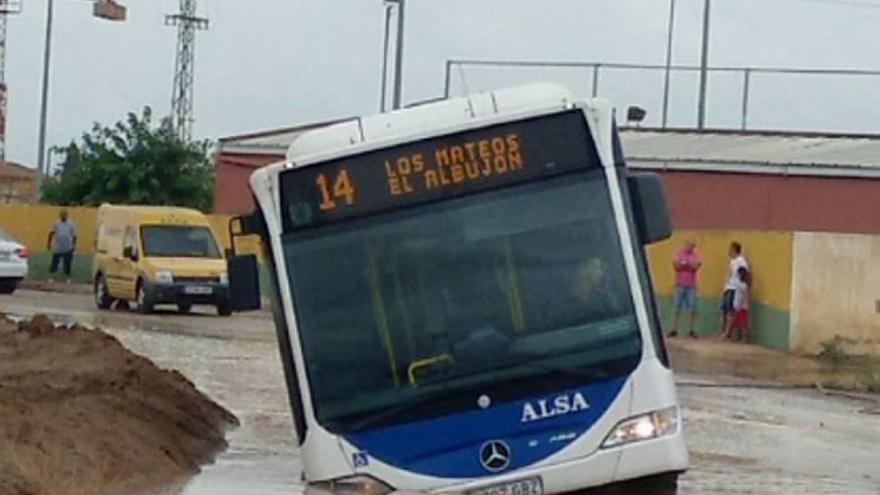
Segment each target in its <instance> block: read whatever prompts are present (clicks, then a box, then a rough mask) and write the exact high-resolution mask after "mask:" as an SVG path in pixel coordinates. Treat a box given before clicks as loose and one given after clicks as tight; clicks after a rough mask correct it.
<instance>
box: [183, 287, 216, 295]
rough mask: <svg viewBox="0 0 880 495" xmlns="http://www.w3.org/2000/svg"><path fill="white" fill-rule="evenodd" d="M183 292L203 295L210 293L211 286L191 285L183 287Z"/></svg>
mask: <svg viewBox="0 0 880 495" xmlns="http://www.w3.org/2000/svg"><path fill="white" fill-rule="evenodd" d="M183 293H184V294H193V295H198V296H203V295H205V294H210V293H211V288H210V287H202V286H199V285H191V286H187V287H184V288H183Z"/></svg>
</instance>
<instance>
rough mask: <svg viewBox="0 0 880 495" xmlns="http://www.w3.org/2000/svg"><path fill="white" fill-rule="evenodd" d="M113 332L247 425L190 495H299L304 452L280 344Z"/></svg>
mask: <svg viewBox="0 0 880 495" xmlns="http://www.w3.org/2000/svg"><path fill="white" fill-rule="evenodd" d="M108 332H109V333H112V334H113V335H114V336H116V337H117V338H118V339H119V340H120V341H121V342H122V343H123V344H124V345H125V346H126V347H128V348H129V349H131V350H133V351H134V352H137V353H140V354H144V355H146V356H149V357H150V359H152V360H153V361H154V362H155V363H156V364H157V365H159V366H161V367H164V368H172V369H177V370H180V372H181V373H183V374H184V375H185V376H186V377H187V378H189V379H190V380H191V381H192V382H193V383H195V384H196V386H197V387H198V388H199V389H200V390H202V391H203V392H205V393H206V394H208V395H209V396H210V397H211V398H212V399H214V400H215V401H217V402H219V403H220V404H222V405H223V406H224V407H226V408H227V409H229V410H230V411H232V412H233V413H234V414H235V415H236V416H237V417H238V419H239V420H240V422H241V426H240V427H239V428H238V429H237V430H235V431H233V432H230V433H229V434H228V440H229V448H228V449H227V450H226V452H224V453H223V454H221V455H220V456H219V458H218V459H217V462H216V463H214V464H212V465H209V466H206V467H205V468H204V470H203V472H202V473H201V474H200V475H198V476H196V477H195V478H194V479H193V480H191V481H190V482H189V483H188V484H187V485H186V486H184V487H183V488H182V491H181V493H182V494H183V495H202V494H205V495H207V494H211V495H226V494H230V495H232V494H236V495H238V494H251V493H253V494H276V493H277V494H282V493H283V494H287V495H289V494H291V493H298V492H299V491H300V489H301V488H300V487H301V484H300V482H299V476H300V469H301V466H300V460H299V452H298V449H297V447H296V439H295V437H294V435H295V434H294V430H293V421H292V419H291V417H290V412H289V406H288V403H287V390H286V388H285V385H284V377H283V375H282V371H281V365H280V361H279V357H278V350H277V347H276V346H275V344H274V342H256V341H241V340H218V339H206V338H199V337H190V336H184V335H173V334H169V333H164V332H163V333H154V332H144V331H132V330H108ZM292 490H293V491H292Z"/></svg>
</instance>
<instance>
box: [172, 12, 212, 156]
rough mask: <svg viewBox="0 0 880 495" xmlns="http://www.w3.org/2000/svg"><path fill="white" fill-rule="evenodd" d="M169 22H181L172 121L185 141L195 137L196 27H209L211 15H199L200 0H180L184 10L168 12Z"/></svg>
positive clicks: (178, 25) (173, 24)
mask: <svg viewBox="0 0 880 495" xmlns="http://www.w3.org/2000/svg"><path fill="white" fill-rule="evenodd" d="M165 25H166V26H177V58H176V62H175V68H174V90H173V92H172V96H171V123H172V125H173V126H174V129H175V131H177V135H178V136H180V138H181V139H183V140H185V141H189V139H190V138H191V137H192V124H193V120H194V119H193V81H194V79H195V67H194V66H195V56H196V52H195V50H196V31H199V30H204V29H208V19H205V18H203V17H196V0H180V12H179V13H177V14H174V15H168V16H165Z"/></svg>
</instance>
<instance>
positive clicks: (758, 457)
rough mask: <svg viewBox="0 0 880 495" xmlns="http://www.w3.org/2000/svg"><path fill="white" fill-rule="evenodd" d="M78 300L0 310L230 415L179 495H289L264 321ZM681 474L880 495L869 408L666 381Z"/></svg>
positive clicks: (21, 296) (290, 456) (757, 486)
mask: <svg viewBox="0 0 880 495" xmlns="http://www.w3.org/2000/svg"><path fill="white" fill-rule="evenodd" d="M93 307H94V306H93V304H92V301H91V298H90V297H89V296H88V295H85V294H58V293H42V292H33V291H20V292H17V293H16V294H15V295H13V296H3V297H0V311H3V312H5V313H8V314H19V315H30V314H34V313H37V312H45V313H49V314H51V315H54V316H55V317H56V318H59V319H61V320H68V321H69V320H70V319H76V320H78V321H81V322H84V323H87V324H100V325H101V326H102V327H104V328H105V329H107V330H108V331H110V332H111V333H113V334H114V335H116V336H117V337H118V338H119V339H120V340H121V341H122V342H123V343H124V344H125V345H127V346H128V347H129V348H131V349H132V350H134V351H135V352H138V353H141V354H144V355H146V356H149V357H150V358H151V359H153V360H154V361H155V362H156V363H157V364H159V365H160V366H163V367H168V368H176V369H179V370H180V371H181V372H182V373H184V375H186V376H187V377H189V378H190V379H191V380H192V381H193V382H195V383H196V385H197V386H198V387H199V388H200V389H202V390H203V391H205V392H206V393H208V394H209V395H210V396H211V397H212V398H214V399H215V400H217V401H218V402H220V403H221V404H223V405H225V406H226V407H228V408H229V409H230V410H232V411H233V412H234V413H235V414H236V415H237V416H238V417H239V419H240V420H241V422H242V426H241V428H239V429H238V430H236V431H235V432H233V433H232V434H231V436H230V448H229V450H228V451H227V452H226V453H224V454H223V455H222V456H221V457H220V459H219V460H218V462H217V463H216V464H215V465H213V466H210V467H208V468H206V469H205V471H204V473H202V474H201V475H199V476H198V477H196V478H195V479H194V480H193V481H192V482H191V483H190V484H189V485H188V486H186V487H185V488H184V489H183V493H185V494H188V495H201V494H209V493H210V494H220V495H225V494H249V493H255V494H256V493H260V494H275V493H277V494H282V493H283V494H290V493H297V492H299V491H300V490H301V485H300V482H299V467H300V464H299V456H298V452H297V448H296V441H295V438H294V433H293V428H292V421H291V418H290V413H289V407H288V404H287V395H286V390H285V387H284V382H283V377H282V372H281V366H280V362H279V357H278V350H277V347H276V345H275V340H274V328H273V326H272V322H271V320H270V317H269V315H268V314H267V313H256V314H251V315H247V316H241V315H238V316H233V317H230V318H221V317H216V316H213V315H212V314H211V315H208V314H207V313H206V315H192V316H180V315H176V314H173V313H168V314H162V315H150V316H141V315H136V314H133V313H129V312H124V311H114V312H101V313H98V312H97V311H96V310H94V309H93ZM678 381H679V394H680V397H681V401H682V404H683V406H684V424H685V432H686V435H687V439H688V446H689V450H690V454H691V464H692V468H691V469H690V471H688V472H687V473H686V474H685V475H684V476H683V477H682V479H681V480H680V486H679V489H678V492H677V493H680V494H691V493H693V494H713V493H719V494H720V493H724V494H790V493H798V494H847V495H852V494H856V495H858V494H871V495H877V494H880V468H878V467H877V466H878V461H877V459H878V455H880V402H878V401H877V400H876V399H874V398H871V397H865V398H847V397H844V396H839V395H828V394H825V393H822V392H820V391H816V390H804V389H785V388H775V387H773V386H769V387H765V386H760V387H751V386H746V385H748V384H744V383H742V382H738V381H736V380H733V379H730V378H725V377H722V376H717V375H712V376H709V375H701V374H698V373H688V374H682V375H679V377H678Z"/></svg>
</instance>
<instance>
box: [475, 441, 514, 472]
mask: <svg viewBox="0 0 880 495" xmlns="http://www.w3.org/2000/svg"><path fill="white" fill-rule="evenodd" d="M480 464H482V465H483V467H484V468H486V470H487V471H492V472H493V473H495V472H498V471H501V470H503V469H504V468H506V467H507V466H508V465H510V447H508V446H507V444H506V443H504V442H502V441H501V440H490V441H488V442H486V443H484V444H483V446H482V447H480Z"/></svg>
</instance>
